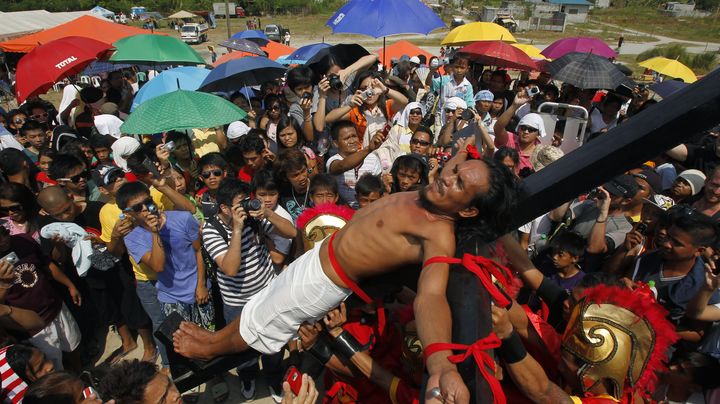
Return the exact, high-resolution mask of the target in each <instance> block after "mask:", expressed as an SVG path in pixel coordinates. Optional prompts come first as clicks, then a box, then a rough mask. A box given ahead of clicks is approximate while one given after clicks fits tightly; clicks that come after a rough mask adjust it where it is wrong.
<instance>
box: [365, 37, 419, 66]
mask: <svg viewBox="0 0 720 404" xmlns="http://www.w3.org/2000/svg"><path fill="white" fill-rule="evenodd" d="M376 52H377V54H378V55H380V60H385V61H387V62H389V61H391V60H392V59H398V60H399V59H400V57H401V56H402V55H408V56H409V57H413V56H419V55H425V57H426V58H427V59H428V60H430V58H431V57H432V56H433V55H432V54H431V53H430V52H427V51H425V50H424V49H422V48H420V47H418V46H416V45H414V44H413V43H411V42H408V41H405V40H403V41H397V42H395V43H394V44H392V45H388V46H387V47H386V48H385V53H384V54H383V48H380V49H378V50H377V51H376Z"/></svg>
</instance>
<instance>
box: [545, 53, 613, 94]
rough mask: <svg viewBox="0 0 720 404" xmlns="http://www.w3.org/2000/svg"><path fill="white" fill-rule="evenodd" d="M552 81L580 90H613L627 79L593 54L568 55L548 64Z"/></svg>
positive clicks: (608, 62) (606, 61)
mask: <svg viewBox="0 0 720 404" xmlns="http://www.w3.org/2000/svg"><path fill="white" fill-rule="evenodd" d="M548 70H549V71H550V74H551V75H552V77H553V79H555V80H560V81H562V82H564V83H568V84H572V85H574V86H575V87H578V88H580V89H583V90H584V89H588V88H597V89H603V88H604V89H614V88H617V87H618V86H619V85H620V84H622V83H625V82H626V80H627V77H626V76H625V75H624V74H623V73H622V72H621V71H620V70H619V69H618V68H617V66H615V64H613V63H612V62H610V61H609V60H607V59H605V58H604V57H602V56H598V55H595V54H593V53H578V52H573V53H568V54H567V55H565V56H563V57H561V58H560V59H556V60H554V61H552V62H550V63H549V64H548Z"/></svg>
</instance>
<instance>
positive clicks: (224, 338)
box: [173, 150, 517, 402]
mask: <svg viewBox="0 0 720 404" xmlns="http://www.w3.org/2000/svg"><path fill="white" fill-rule="evenodd" d="M516 199H517V191H516V185H515V182H514V180H513V179H512V174H511V173H510V172H509V171H508V170H507V169H506V168H505V167H503V166H501V165H498V164H496V163H494V162H492V161H489V160H472V159H468V152H467V151H464V150H463V151H461V152H459V153H458V154H457V156H455V157H454V158H453V159H452V160H450V161H448V162H447V163H446V164H445V167H444V168H443V171H442V173H441V174H440V175H439V176H438V179H437V180H436V181H435V182H433V183H432V184H430V185H428V186H426V187H425V188H423V189H422V190H420V191H419V192H402V193H397V194H394V195H391V196H388V197H385V198H382V199H380V200H378V201H376V202H374V203H373V204H371V205H370V206H368V207H366V208H365V209H363V210H360V211H358V212H357V213H356V214H355V216H354V217H353V218H352V220H350V222H348V223H347V224H346V225H345V227H343V228H342V229H341V230H339V231H338V232H336V233H335V234H334V235H333V236H331V237H330V238H329V239H327V240H325V241H324V242H322V243H317V244H316V245H315V247H314V248H313V249H312V250H310V251H307V252H306V253H305V254H304V255H303V256H301V257H300V258H298V259H297V260H295V261H294V262H293V263H292V264H291V265H290V266H289V267H288V268H287V269H285V270H284V271H283V272H282V273H281V274H280V275H279V276H278V277H277V278H276V279H275V280H273V282H272V283H271V284H270V285H268V286H267V287H266V288H265V289H264V290H262V291H261V292H260V293H258V294H257V295H255V296H254V297H253V298H252V299H251V300H250V302H248V304H247V305H246V306H245V308H244V310H243V312H242V315H241V316H240V318H239V319H237V320H236V321H234V322H232V323H231V324H229V325H228V326H227V327H225V328H223V329H222V330H220V331H218V332H215V333H211V332H209V331H205V330H202V329H200V328H199V327H196V326H193V325H192V324H190V323H182V324H181V326H180V329H179V330H178V331H176V333H175V335H174V336H173V339H174V345H175V350H176V351H177V352H178V353H180V354H182V355H184V356H186V357H190V358H196V359H209V358H212V357H215V356H218V355H222V354H228V353H234V352H240V351H243V350H246V349H248V348H249V347H251V348H253V349H256V350H258V351H260V352H262V353H275V352H278V351H280V350H281V349H282V347H283V346H284V345H285V344H286V343H287V342H288V341H289V340H291V339H292V338H293V337H294V336H295V335H297V331H298V328H299V326H300V325H301V324H302V323H303V322H304V321H308V322H313V321H314V320H316V319H319V318H322V317H323V316H324V315H325V314H326V313H327V312H328V311H329V310H331V309H333V308H334V307H337V306H338V305H339V304H340V302H342V301H343V300H344V299H345V298H346V297H347V296H349V295H350V294H351V293H352V290H351V288H357V285H356V284H355V281H357V280H358V279H363V278H368V277H373V276H376V275H380V274H383V273H386V272H389V271H391V270H394V269H397V268H399V267H402V266H404V265H408V264H420V263H423V262H425V261H427V260H428V259H429V258H431V257H437V256H440V257H453V256H454V255H455V245H456V235H458V236H460V237H463V238H465V237H480V238H482V239H485V240H492V239H494V238H495V237H497V236H498V235H499V234H502V232H504V231H505V230H506V228H505V227H506V226H507V225H508V223H509V221H510V220H509V219H510V216H511V212H512V208H513V207H514V204H515V202H516ZM233 209H234V210H237V209H241V208H240V207H239V206H238V207H235V208H233ZM236 214H239V213H238V212H236ZM218 259H222V257H219V258H218ZM448 273H449V266H448V264H441V263H433V264H430V265H428V266H426V267H424V268H423V269H422V272H421V274H420V278H419V281H418V293H417V297H416V299H415V316H416V319H417V324H418V333H419V335H420V339H421V341H422V343H423V346H428V345H430V344H432V343H449V342H451V339H452V324H451V322H452V320H451V316H450V307H449V305H448V302H447V298H446V289H447V281H448ZM238 330H239V332H238ZM451 354H452V352H451V351H449V350H447V351H439V352H437V353H434V354H433V355H431V356H430V357H429V358H428V359H427V365H426V366H427V369H428V372H429V374H430V379H429V381H428V389H427V390H428V391H430V389H432V388H434V387H438V386H439V387H440V389H441V392H442V394H443V396H444V397H445V398H446V400H447V401H448V402H468V400H469V397H470V395H469V392H468V390H467V387H465V385H464V383H463V381H462V378H461V377H460V375H459V373H458V372H457V368H456V366H455V365H454V364H452V363H450V362H449V361H448V360H447V357H448V356H449V355H451Z"/></svg>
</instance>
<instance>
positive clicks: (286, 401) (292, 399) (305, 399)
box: [280, 373, 318, 404]
mask: <svg viewBox="0 0 720 404" xmlns="http://www.w3.org/2000/svg"><path fill="white" fill-rule="evenodd" d="M317 398H318V391H317V389H316V388H315V382H314V381H313V379H312V377H310V376H308V375H306V374H304V373H303V375H302V384H301V385H300V392H299V393H298V395H297V397H296V396H295V394H293V392H292V390H291V389H290V383H288V382H283V398H282V402H281V403H280V404H315V402H316V401H317Z"/></svg>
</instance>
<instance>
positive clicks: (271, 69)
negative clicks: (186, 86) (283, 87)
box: [200, 56, 286, 92]
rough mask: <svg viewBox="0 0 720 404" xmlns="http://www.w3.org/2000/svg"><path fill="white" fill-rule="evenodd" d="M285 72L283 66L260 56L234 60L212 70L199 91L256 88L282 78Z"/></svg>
mask: <svg viewBox="0 0 720 404" xmlns="http://www.w3.org/2000/svg"><path fill="white" fill-rule="evenodd" d="M285 70H286V69H285V66H283V65H281V64H280V63H277V62H273V61H272V60H270V59H268V58H265V57H262V56H258V57H254V58H240V59H234V60H231V61H229V62H227V63H223V64H221V65H219V66H217V67H216V68H214V69H213V70H212V72H210V74H208V76H207V77H206V78H205V80H204V81H203V82H202V84H200V91H208V92H211V91H232V90H237V89H239V88H241V87H245V86H256V85H259V84H262V83H265V82H267V81H270V80H275V79H277V78H280V77H282V76H283V75H285Z"/></svg>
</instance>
